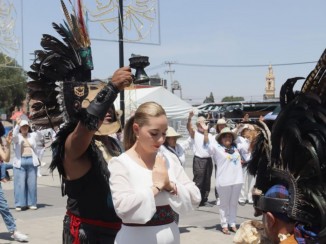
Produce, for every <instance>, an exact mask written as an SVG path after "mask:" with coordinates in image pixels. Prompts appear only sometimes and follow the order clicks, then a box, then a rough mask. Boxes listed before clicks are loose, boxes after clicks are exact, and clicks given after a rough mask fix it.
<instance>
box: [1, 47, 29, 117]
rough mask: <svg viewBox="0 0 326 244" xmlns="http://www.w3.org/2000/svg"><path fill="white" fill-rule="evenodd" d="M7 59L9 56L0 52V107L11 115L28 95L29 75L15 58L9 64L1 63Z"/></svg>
mask: <svg viewBox="0 0 326 244" xmlns="http://www.w3.org/2000/svg"><path fill="white" fill-rule="evenodd" d="M6 60H8V57H7V56H6V55H5V54H3V53H0V109H1V110H2V112H4V113H6V114H7V115H8V116H9V115H10V114H11V111H13V110H14V108H15V106H18V107H20V106H21V104H22V102H23V101H24V99H25V97H26V82H27V76H26V74H25V72H24V70H23V69H22V67H20V66H19V65H17V61H16V60H14V59H13V60H11V62H9V63H8V64H7V66H4V65H1V64H4V63H6Z"/></svg>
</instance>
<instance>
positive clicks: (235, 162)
mask: <svg viewBox="0 0 326 244" xmlns="http://www.w3.org/2000/svg"><path fill="white" fill-rule="evenodd" d="M208 146H209V150H210V152H211V153H212V156H213V158H214V162H215V164H216V166H217V170H216V177H215V179H216V187H221V186H230V185H236V184H243V173H242V166H241V156H240V153H239V151H238V149H237V148H236V147H234V148H233V149H234V153H233V154H229V153H227V152H225V147H223V146H221V145H220V144H218V143H217V142H216V143H209V145H208Z"/></svg>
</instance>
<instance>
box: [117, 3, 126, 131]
mask: <svg viewBox="0 0 326 244" xmlns="http://www.w3.org/2000/svg"><path fill="white" fill-rule="evenodd" d="M118 17H119V66H120V68H121V67H123V66H124V48H123V0H119V14H118ZM120 109H121V110H122V115H121V117H120V123H121V127H122V128H124V127H125V92H124V90H122V91H121V92H120Z"/></svg>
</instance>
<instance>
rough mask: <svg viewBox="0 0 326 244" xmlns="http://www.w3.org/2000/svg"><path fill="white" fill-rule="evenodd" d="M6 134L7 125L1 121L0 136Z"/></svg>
mask: <svg viewBox="0 0 326 244" xmlns="http://www.w3.org/2000/svg"><path fill="white" fill-rule="evenodd" d="M5 134H6V130H5V127H4V126H3V124H2V122H1V121H0V137H2V136H4V135H5Z"/></svg>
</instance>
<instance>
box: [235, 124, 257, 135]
mask: <svg viewBox="0 0 326 244" xmlns="http://www.w3.org/2000/svg"><path fill="white" fill-rule="evenodd" d="M245 129H247V130H255V127H254V126H253V125H250V124H245V125H243V126H242V127H240V129H239V130H238V135H241V133H242V132H243V131H244V130H245Z"/></svg>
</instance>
